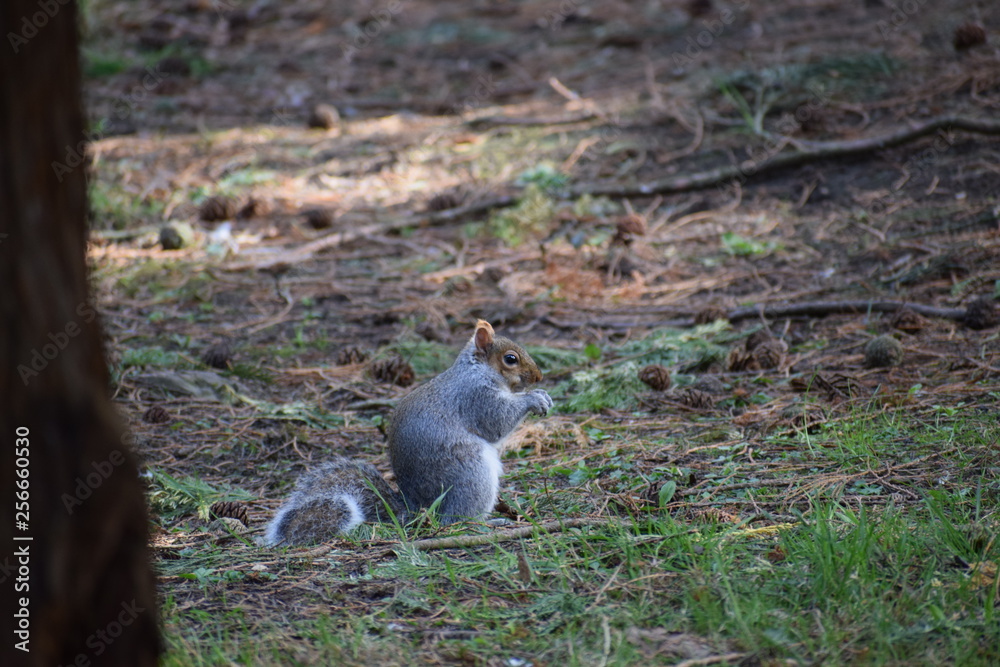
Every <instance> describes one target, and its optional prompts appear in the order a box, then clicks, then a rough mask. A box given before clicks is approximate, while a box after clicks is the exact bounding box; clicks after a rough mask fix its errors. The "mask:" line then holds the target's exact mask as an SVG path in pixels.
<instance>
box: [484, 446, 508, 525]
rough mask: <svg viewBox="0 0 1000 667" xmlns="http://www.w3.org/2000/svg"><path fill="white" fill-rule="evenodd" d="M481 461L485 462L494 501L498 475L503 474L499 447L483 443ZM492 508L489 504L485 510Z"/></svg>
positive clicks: (498, 489) (498, 487) (497, 488)
mask: <svg viewBox="0 0 1000 667" xmlns="http://www.w3.org/2000/svg"><path fill="white" fill-rule="evenodd" d="M482 452H483V454H482V455H483V463H485V464H486V468H487V470H489V483H490V486H491V487H492V494H491V495H492V497H493V502H495V501H496V498H497V494H498V493H499V492H500V476H501V475H502V474H503V463H501V462H500V449H499V448H497V447H494V446H493V445H491V444H489V443H483V449H482ZM492 510H493V507H492V506H491V507H490V508H489V509H488V510H486V511H487V512H490V511H492Z"/></svg>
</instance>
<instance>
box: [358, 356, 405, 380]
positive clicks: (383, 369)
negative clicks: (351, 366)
mask: <svg viewBox="0 0 1000 667" xmlns="http://www.w3.org/2000/svg"><path fill="white" fill-rule="evenodd" d="M369 372H370V373H371V376H372V377H373V378H375V379H376V380H378V381H379V382H387V383H389V384H395V385H399V386H400V387H409V386H410V385H411V384H413V379H414V378H415V377H416V373H414V371H413V366H411V365H410V363H409V362H408V361H406V359H403V358H402V357H399V356H395V357H389V358H388V359H379V360H378V361H374V362H372V365H371V366H369Z"/></svg>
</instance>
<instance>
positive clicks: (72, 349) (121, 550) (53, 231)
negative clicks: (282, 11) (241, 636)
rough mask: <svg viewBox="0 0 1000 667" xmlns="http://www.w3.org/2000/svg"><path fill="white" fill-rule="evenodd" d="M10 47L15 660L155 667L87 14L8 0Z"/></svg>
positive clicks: (3, 595)
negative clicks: (95, 132) (99, 221)
mask: <svg viewBox="0 0 1000 667" xmlns="http://www.w3.org/2000/svg"><path fill="white" fill-rule="evenodd" d="M0 37H2V39H3V42H4V43H3V44H2V45H0V318H2V326H0V601H2V607H0V619H2V620H0V629H2V634H0V636H2V649H0V656H4V659H2V662H3V664H4V665H11V664H25V665H46V666H48V665H70V664H76V665H87V664H93V665H100V664H114V665H140V666H141V665H154V664H156V660H157V656H158V654H159V651H160V640H159V633H158V627H157V611H156V600H155V579H154V577H153V574H152V571H151V569H150V566H149V561H148V553H147V540H148V525H147V520H146V510H145V501H144V499H143V495H142V489H141V486H140V482H139V479H138V476H137V471H136V465H135V460H134V458H133V455H132V452H131V451H130V449H129V447H128V446H127V444H126V442H125V439H124V431H123V430H122V426H121V424H120V422H119V420H118V418H117V417H116V415H115V412H114V410H113V408H112V405H111V402H110V400H109V398H108V369H107V365H106V362H105V359H104V353H103V350H102V341H101V332H100V329H99V322H98V320H97V318H96V313H95V311H94V308H93V306H92V305H91V301H90V299H89V298H88V284H87V272H86V260H85V250H86V247H85V246H86V223H85V215H86V176H85V173H84V171H85V165H84V164H83V161H84V158H83V155H82V153H83V149H84V144H83V143H82V142H84V141H85V135H84V120H83V113H82V107H81V97H80V66H79V58H78V49H77V42H78V40H77V11H76V6H75V3H73V2H70V3H69V4H60V0H41V1H40V0H3V2H0ZM18 494H19V495H18ZM15 503H18V504H17V505H16V504H15ZM25 609H26V611H25ZM22 648H27V649H28V652H25V651H23V650H22Z"/></svg>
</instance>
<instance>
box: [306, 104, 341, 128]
mask: <svg viewBox="0 0 1000 667" xmlns="http://www.w3.org/2000/svg"><path fill="white" fill-rule="evenodd" d="M339 123H340V112H339V111H337V108H336V107H334V106H332V105H330V104H317V105H316V106H314V107H313V108H312V111H311V112H310V113H309V120H308V125H309V127H311V128H314V129H317V130H332V129H333V128H335V127H337V125H338V124H339Z"/></svg>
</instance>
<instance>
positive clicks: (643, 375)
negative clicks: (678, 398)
mask: <svg viewBox="0 0 1000 667" xmlns="http://www.w3.org/2000/svg"><path fill="white" fill-rule="evenodd" d="M639 379H640V380H642V381H643V382H644V383H645V384H647V385H648V386H649V387H650V388H652V389H653V390H655V391H666V390H667V389H670V371H668V370H667V369H666V368H664V367H663V366H661V365H659V364H650V365H649V366H646V367H645V368H643V369H642V370H640V371H639Z"/></svg>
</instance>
